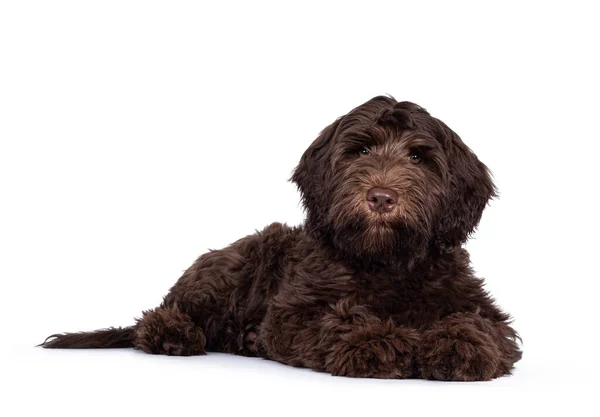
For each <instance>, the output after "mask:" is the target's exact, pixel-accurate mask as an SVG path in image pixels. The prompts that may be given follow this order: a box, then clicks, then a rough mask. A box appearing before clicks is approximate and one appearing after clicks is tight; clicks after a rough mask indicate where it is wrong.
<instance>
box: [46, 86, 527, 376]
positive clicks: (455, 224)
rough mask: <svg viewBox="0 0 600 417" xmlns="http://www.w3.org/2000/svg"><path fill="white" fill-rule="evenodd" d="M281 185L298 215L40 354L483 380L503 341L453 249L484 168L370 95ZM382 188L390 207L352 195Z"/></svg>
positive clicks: (485, 178) (452, 139)
mask: <svg viewBox="0 0 600 417" xmlns="http://www.w3.org/2000/svg"><path fill="white" fill-rule="evenodd" d="M292 181H294V182H295V183H296V185H297V186H298V188H299V190H300V192H301V194H302V201H303V204H304V207H305V208H306V212H307V219H306V222H305V223H304V224H303V225H301V226H298V227H288V226H286V225H283V224H279V223H273V224H271V225H270V226H267V227H266V228H265V229H264V230H262V231H260V232H257V233H256V234H253V235H250V236H247V237H245V238H242V239H240V240H238V241H237V242H235V243H233V244H231V245H230V246H228V247H226V248H224V249H221V250H215V251H211V252H208V253H206V254H204V255H202V256H200V257H199V258H198V259H197V260H196V261H195V262H194V264H193V265H192V266H191V267H190V268H189V269H188V270H187V271H185V272H184V274H183V275H182V276H181V277H180V278H179V280H178V281H177V282H176V283H175V285H174V286H173V287H172V288H171V290H170V291H169V293H168V294H167V295H166V296H165V297H164V299H163V302H162V304H161V305H160V306H159V307H157V308H155V309H153V310H150V311H146V312H144V313H143V315H142V317H141V318H139V319H138V320H136V323H135V325H133V326H131V327H128V328H124V329H121V328H117V329H115V328H111V329H106V330H100V331H96V332H88V333H67V334H62V335H53V336H51V337H50V338H49V339H47V340H46V342H44V343H43V344H42V346H43V347H46V348H92V347H97V348H110V347H126V346H133V347H135V348H137V349H141V350H143V351H145V352H148V353H154V354H167V355H184V356H186V355H201V354H205V353H206V351H221V352H230V353H234V354H239V355H247V356H261V357H264V358H268V359H272V360H276V361H279V362H282V363H286V364H290V365H293V366H301V367H308V368H312V369H314V370H317V371H323V372H329V373H331V374H333V375H340V376H349V377H374V378H409V377H413V378H414V377H420V378H429V379H439V380H457V381H476V380H489V379H492V378H496V377H499V376H501V375H504V374H507V373H510V371H511V369H512V368H513V364H514V363H515V362H516V361H518V360H519V359H520V358H521V351H520V350H519V347H518V345H517V343H516V342H517V339H518V335H517V333H516V332H515V331H514V330H513V329H512V328H511V327H510V326H509V316H508V315H507V314H506V313H504V312H502V311H501V310H500V309H499V308H498V307H497V306H496V305H495V303H494V301H493V299H492V298H491V297H490V296H489V295H488V294H487V293H486V292H485V291H484V290H483V288H482V285H483V282H482V281H481V280H480V279H478V278H476V277H475V276H474V274H473V271H472V270H471V268H470V261H469V255H468V253H467V251H466V250H465V249H463V248H462V245H463V244H464V243H465V241H466V240H467V238H468V237H469V235H470V234H471V233H472V232H473V231H474V229H475V228H476V226H477V224H478V223H479V220H480V218H481V215H482V212H483V210H484V208H485V206H486V204H487V203H488V201H489V200H490V198H492V197H494V196H495V187H494V184H493V183H492V180H491V177H490V174H489V172H488V170H487V168H486V166H485V165H484V164H483V163H481V162H480V161H479V160H478V159H477V157H476V156H475V155H474V154H473V152H471V150H470V149H469V148H468V147H467V146H465V144H464V143H463V142H462V141H461V139H460V138H459V137H458V135H456V133H454V132H453V131H452V130H451V129H450V128H448V127H447V126H446V125H445V124H444V123H443V122H441V121H440V120H438V119H436V118H434V117H432V116H430V115H429V113H428V112H427V111H426V110H425V109H423V108H422V107H419V106H417V105H416V104H413V103H409V102H397V101H396V100H394V99H393V98H391V97H383V96H380V97H375V98H373V99H371V100H369V101H367V102H366V103H364V104H362V105H360V106H359V107H357V108H355V109H353V110H352V111H350V112H349V113H348V114H346V115H344V116H342V117H340V118H339V119H337V120H336V121H335V122H334V123H332V124H331V125H330V126H328V127H327V128H325V129H324V130H323V131H322V132H321V134H320V136H319V137H318V138H317V139H316V140H315V141H314V142H313V143H312V144H311V145H310V146H309V148H308V149H307V150H306V152H305V153H304V154H303V155H302V158H301V160H300V163H299V165H298V167H297V168H296V170H295V172H294V174H293V177H292ZM374 187H381V188H386V189H389V190H393V191H394V192H395V193H396V194H397V195H398V203H397V204H396V206H394V208H393V210H392V211H390V212H389V213H377V212H374V211H371V210H370V209H369V205H368V204H367V200H366V197H365V196H366V193H367V192H368V191H369V190H370V189H372V188H374Z"/></svg>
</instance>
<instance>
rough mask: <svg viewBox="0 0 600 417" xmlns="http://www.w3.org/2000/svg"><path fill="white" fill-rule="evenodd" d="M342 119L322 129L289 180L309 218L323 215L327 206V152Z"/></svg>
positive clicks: (328, 170)
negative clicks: (299, 194) (299, 196)
mask: <svg viewBox="0 0 600 417" xmlns="http://www.w3.org/2000/svg"><path fill="white" fill-rule="evenodd" d="M343 118H344V116H342V117H340V118H338V119H337V120H336V121H335V122H333V123H332V124H331V125H329V126H327V127H326V128H325V129H323V131H322V132H321V134H320V135H319V137H317V139H315V141H314V142H313V143H312V144H311V145H310V146H309V147H308V149H306V151H304V154H303V155H302V157H301V158H300V163H299V164H298V166H297V167H296V169H295V170H294V174H293V175H292V178H291V180H292V182H294V183H296V186H297V187H298V190H300V193H301V194H302V202H303V204H304V207H305V208H306V209H307V211H308V213H309V216H311V215H318V214H323V213H324V212H325V211H326V207H327V206H328V204H329V195H330V190H328V189H327V187H328V184H331V177H332V175H333V172H332V167H331V163H330V161H329V160H328V156H329V155H331V152H330V151H329V150H330V147H331V143H332V139H333V138H334V137H335V135H336V132H337V130H338V126H339V125H340V122H341V121H342V119H343ZM319 217H320V216H319Z"/></svg>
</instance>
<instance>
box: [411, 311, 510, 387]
mask: <svg viewBox="0 0 600 417" xmlns="http://www.w3.org/2000/svg"><path fill="white" fill-rule="evenodd" d="M517 338H518V336H517V334H516V332H515V331H514V330H513V329H512V328H511V327H510V326H508V324H506V323H504V322H496V321H493V320H491V319H489V318H484V317H481V316H480V315H479V314H476V313H455V314H452V315H450V316H448V317H445V318H444V319H442V320H440V321H438V322H436V323H435V324H434V325H433V326H431V327H430V328H429V329H427V330H425V331H424V332H423V333H422V336H421V344H420V347H419V353H418V362H419V368H420V374H421V376H422V377H423V378H428V379H439V380H452V381H485V380H490V379H492V378H497V377H499V376H502V375H504V374H506V373H509V372H510V370H511V368H512V367H513V364H514V363H515V362H517V361H518V360H519V359H520V358H521V351H520V350H519V348H518V346H517V344H516V339H517Z"/></svg>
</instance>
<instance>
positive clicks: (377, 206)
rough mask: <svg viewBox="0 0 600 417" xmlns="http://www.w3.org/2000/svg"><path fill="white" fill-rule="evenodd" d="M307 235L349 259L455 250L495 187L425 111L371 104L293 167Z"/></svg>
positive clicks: (390, 102)
mask: <svg viewBox="0 0 600 417" xmlns="http://www.w3.org/2000/svg"><path fill="white" fill-rule="evenodd" d="M292 181H294V182H295V183H296V185H297V186H298V188H299V190H300V192H301V194H302V199H303V203H304V206H305V208H306V210H307V223H306V227H307V230H308V232H309V233H311V234H312V235H313V236H315V237H317V238H319V239H326V240H327V241H328V242H330V243H331V244H333V245H334V246H335V247H336V248H338V249H341V250H342V251H344V252H345V253H347V254H349V255H350V256H354V257H357V258H367V259H374V258H379V259H383V260H385V259H390V258H391V259H394V258H398V257H414V256H420V255H422V254H423V253H425V252H426V251H427V249H429V248H432V247H433V248H437V249H439V250H444V249H448V248H451V247H456V246H460V245H461V244H462V243H463V242H464V241H465V240H466V239H467V238H468V236H469V234H470V233H471V232H473V230H474V229H475V227H476V226H477V224H478V223H479V220H480V218H481V214H482V212H483V209H484V208H485V205H486V203H487V202H488V200H489V199H490V198H491V197H493V196H494V195H495V188H494V185H493V183H492V180H491V178H490V175H489V173H488V170H487V168H486V166H485V165H484V164H483V163H481V162H480V161H479V160H478V159H477V157H476V156H475V154H473V152H471V150H470V149H469V148H468V147H467V146H465V144H464V143H463V142H462V141H461V139H460V138H459V137H458V135H457V134H456V133H454V132H453V131H452V130H451V129H450V128H448V126H446V125H445V124H444V123H443V122H441V121H440V120H438V119H436V118H434V117H431V116H430V115H429V113H427V111H425V109H423V108H421V107H419V106H417V105H416V104H413V103H409V102H397V101H396V100H394V99H393V98H391V97H383V96H380V97H375V98H373V99H371V100H369V101H367V102H366V103H364V104H362V105H361V106H359V107H357V108H355V109H353V110H352V111H350V112H349V113H348V114H347V115H345V116H342V117H340V118H339V119H337V120H336V121H335V122H334V123H333V124H331V125H330V126H328V127H327V128H325V129H324V130H323V131H322V132H321V134H320V136H319V137H318V138H317V139H316V140H315V141H314V142H313V143H312V144H311V145H310V147H309V148H308V149H307V150H306V152H305V153H304V155H302V158H301V160H300V163H299V165H298V167H297V168H296V170H295V172H294V174H293V176H292Z"/></svg>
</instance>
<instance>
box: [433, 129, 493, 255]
mask: <svg viewBox="0 0 600 417" xmlns="http://www.w3.org/2000/svg"><path fill="white" fill-rule="evenodd" d="M440 124H442V127H443V130H444V133H445V135H447V139H449V140H448V142H447V143H448V148H447V152H448V171H449V172H448V192H447V197H446V205H445V209H444V210H443V211H442V217H441V219H440V224H439V229H438V234H437V235H438V240H439V244H440V245H441V247H442V248H444V247H446V248H447V247H455V246H460V245H461V244H463V243H464V242H465V241H466V240H467V238H468V237H469V235H470V234H471V233H472V232H473V231H474V230H475V228H476V227H477V225H478V224H479V220H480V219H481V215H482V213H483V209H484V208H485V206H486V205H487V203H488V201H489V200H490V199H491V198H493V197H495V196H496V187H495V186H494V183H493V182H492V178H491V175H490V173H489V171H488V169H487V167H486V166H485V165H484V164H483V163H482V162H480V161H479V159H477V156H475V154H474V153H473V152H472V151H471V150H470V149H469V148H468V147H467V146H466V145H465V144H464V143H463V142H462V140H461V139H460V137H458V135H457V134H456V133H454V132H453V131H452V130H451V129H450V128H448V127H447V126H446V125H444V124H443V123H442V122H440Z"/></svg>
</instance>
